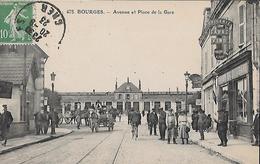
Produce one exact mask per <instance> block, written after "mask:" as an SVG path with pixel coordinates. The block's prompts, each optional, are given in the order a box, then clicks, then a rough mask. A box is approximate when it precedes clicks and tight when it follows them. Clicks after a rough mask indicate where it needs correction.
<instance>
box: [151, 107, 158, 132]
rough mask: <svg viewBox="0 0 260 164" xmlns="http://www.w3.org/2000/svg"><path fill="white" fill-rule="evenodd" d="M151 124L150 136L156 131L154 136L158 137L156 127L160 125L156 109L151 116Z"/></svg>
mask: <svg viewBox="0 0 260 164" xmlns="http://www.w3.org/2000/svg"><path fill="white" fill-rule="evenodd" d="M149 122H150V135H152V131H153V129H154V135H156V136H157V133H156V126H157V124H158V116H157V114H156V112H155V109H154V108H153V111H152V112H151V113H150V115H149Z"/></svg>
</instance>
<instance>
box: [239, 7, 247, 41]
mask: <svg viewBox="0 0 260 164" xmlns="http://www.w3.org/2000/svg"><path fill="white" fill-rule="evenodd" d="M238 13H239V46H242V45H243V44H244V43H245V38H246V37H245V33H246V7H245V4H243V5H241V6H239V9H238Z"/></svg>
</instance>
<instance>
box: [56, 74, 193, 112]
mask: <svg viewBox="0 0 260 164" xmlns="http://www.w3.org/2000/svg"><path fill="white" fill-rule="evenodd" d="M59 94H60V95H61V104H62V113H65V112H66V111H68V110H75V109H78V108H80V109H81V110H82V109H85V108H88V107H90V106H92V105H97V104H100V105H105V106H112V107H113V108H117V109H118V110H120V111H122V112H125V111H128V110H130V109H131V108H134V109H139V110H140V111H142V110H146V111H148V110H152V108H155V109H158V108H163V109H164V110H168V109H169V108H172V109H174V110H175V111H176V110H184V109H185V94H186V92H179V91H175V92H150V91H149V92H143V91H142V90H141V81H139V86H138V87H137V86H135V85H134V84H133V83H132V82H130V81H129V78H128V79H127V81H126V82H125V83H123V84H122V85H121V86H119V87H117V82H116V84H115V91H114V92H95V91H94V90H93V92H60V93H59ZM194 95H195V93H194V92H188V98H189V99H188V100H190V99H192V98H194ZM189 102H190V103H189ZM193 102H194V101H193ZM188 103H189V104H190V105H189V110H190V111H191V110H192V107H194V105H195V104H194V103H193V104H192V102H191V101H188ZM192 105H193V106H192Z"/></svg>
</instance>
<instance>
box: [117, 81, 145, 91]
mask: <svg viewBox="0 0 260 164" xmlns="http://www.w3.org/2000/svg"><path fill="white" fill-rule="evenodd" d="M129 92H130V93H141V92H142V91H141V90H139V89H138V88H137V87H136V86H135V85H134V84H133V83H132V82H125V83H123V84H122V85H121V86H120V87H119V88H117V89H116V90H115V93H129Z"/></svg>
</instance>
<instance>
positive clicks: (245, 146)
mask: <svg viewBox="0 0 260 164" xmlns="http://www.w3.org/2000/svg"><path fill="white" fill-rule="evenodd" d="M190 140H191V141H192V142H193V143H195V144H198V145H199V146H201V147H203V148H205V149H208V150H209V151H212V152H214V153H217V154H219V155H220V156H222V157H223V158H226V159H228V160H230V161H231V162H234V163H244V164H258V163H259V147H257V146H251V144H250V143H249V142H246V141H243V140H240V139H233V138H232V137H229V139H228V145H227V147H222V146H217V145H218V144H219V143H220V140H219V138H218V135H217V133H214V132H209V133H207V132H206V133H205V140H203V141H202V140H200V135H199V132H194V131H192V132H190Z"/></svg>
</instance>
